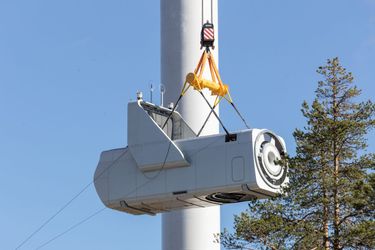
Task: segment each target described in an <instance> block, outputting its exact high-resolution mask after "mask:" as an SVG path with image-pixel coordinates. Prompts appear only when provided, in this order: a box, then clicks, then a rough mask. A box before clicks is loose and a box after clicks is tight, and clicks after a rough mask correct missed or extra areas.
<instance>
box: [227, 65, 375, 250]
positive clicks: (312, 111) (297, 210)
mask: <svg viewBox="0 0 375 250" xmlns="http://www.w3.org/2000/svg"><path fill="white" fill-rule="evenodd" d="M317 73H319V74H320V75H321V77H322V81H320V82H319V83H318V88H317V90H316V96H315V100H314V101H313V103H312V104H311V105H308V104H307V102H304V103H303V105H302V109H301V110H302V114H303V116H304V117H305V118H306V120H307V125H306V126H305V127H304V128H303V129H296V130H295V132H294V134H293V136H294V138H295V140H296V144H297V147H296V155H295V156H294V157H287V158H286V159H285V163H284V164H288V167H289V178H290V182H289V186H288V187H285V189H284V192H283V194H280V195H279V196H277V197H275V198H273V199H270V200H265V201H264V200H256V201H253V202H250V203H249V208H248V209H247V210H246V211H245V212H243V213H241V214H240V215H236V216H235V220H234V229H235V232H234V233H229V232H228V231H226V230H225V231H224V232H223V233H222V234H221V242H222V244H223V245H224V246H225V247H227V248H238V249H253V248H255V249H335V250H339V249H374V248H375V221H374V218H375V173H374V170H375V154H374V153H368V152H366V148H367V143H366V134H367V133H368V132H369V130H371V129H372V128H374V127H375V120H374V116H375V105H374V104H373V103H372V102H371V101H370V100H369V101H366V102H359V101H358V99H359V96H360V93H361V91H360V90H359V89H358V88H357V87H356V86H354V85H353V76H352V74H351V73H350V72H347V71H346V69H345V68H344V67H342V66H341V65H340V62H339V59H338V58H333V59H330V60H328V61H327V64H326V65H325V66H322V67H319V68H318V70H317ZM251 247H253V248H251Z"/></svg>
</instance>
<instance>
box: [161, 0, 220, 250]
mask: <svg viewBox="0 0 375 250" xmlns="http://www.w3.org/2000/svg"><path fill="white" fill-rule="evenodd" d="M160 1H161V3H160V14H161V15H160V17H161V83H162V84H164V85H165V95H164V103H165V105H168V104H169V103H170V102H176V100H177V98H178V96H179V95H180V92H181V89H182V86H183V83H184V81H185V77H186V74H187V73H189V72H192V71H194V69H195V67H196V65H197V64H198V61H199V58H200V56H201V53H202V52H203V51H202V50H200V31H201V27H202V5H203V7H204V8H203V10H204V11H203V21H204V22H206V20H209V21H211V12H212V13H213V16H212V20H213V22H214V27H215V37H216V41H215V46H216V47H215V50H213V51H212V53H213V54H214V56H215V59H216V62H218V42H217V37H218V22H217V21H218V15H217V0H203V1H202V0H160ZM211 3H212V6H211ZM207 69H208V67H207ZM205 77H207V78H209V73H208V72H207V74H206V75H205ZM204 93H205V96H206V97H207V99H208V100H210V102H211V105H213V101H214V97H212V96H210V94H209V92H208V91H204ZM177 110H178V111H179V112H180V113H181V115H182V117H183V118H184V119H185V120H186V122H187V123H188V124H189V125H190V127H191V128H192V129H193V130H194V131H195V132H198V131H199V129H200V128H201V126H202V125H203V123H204V121H205V119H206V117H207V115H208V114H209V112H210V108H209V107H208V105H207V104H206V102H205V101H204V99H203V98H202V97H201V96H200V94H199V93H198V92H197V91H194V90H192V89H191V90H189V91H188V92H187V93H186V95H185V96H184V97H183V99H182V100H181V102H180V103H179V106H178V109H177ZM216 111H217V112H218V110H216ZM218 132H219V122H218V121H217V119H216V118H215V116H214V115H212V116H211V118H210V120H209V121H208V123H207V125H206V127H205V129H204V130H203V131H202V135H208V134H216V133H218ZM219 232H220V207H218V206H213V207H209V208H195V209H185V210H180V211H175V212H169V213H164V214H163V215H162V249H163V250H202V249H205V250H219V249H220V245H219V244H217V243H214V234H216V233H219Z"/></svg>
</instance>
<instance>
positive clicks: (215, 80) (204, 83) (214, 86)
mask: <svg viewBox="0 0 375 250" xmlns="http://www.w3.org/2000/svg"><path fill="white" fill-rule="evenodd" d="M207 61H208V65H209V69H210V73H211V80H208V79H204V78H203V77H202V76H203V72H204V68H205V66H206V63H207ZM186 82H187V83H189V84H190V86H192V87H193V88H194V89H195V90H199V91H200V90H202V89H204V88H206V89H209V90H210V91H211V94H212V95H215V96H217V97H219V96H220V97H221V98H220V99H219V100H221V99H222V98H225V99H227V100H228V101H229V102H231V101H232V99H231V98H230V94H229V88H228V85H226V84H223V82H222V81H221V78H220V74H219V71H218V69H217V66H216V63H215V59H214V57H213V55H212V54H211V51H210V50H204V51H203V53H202V56H201V58H200V60H199V63H198V65H197V67H196V69H195V70H194V72H191V73H189V74H187V76H186ZM215 104H216V102H215ZM215 106H216V105H215Z"/></svg>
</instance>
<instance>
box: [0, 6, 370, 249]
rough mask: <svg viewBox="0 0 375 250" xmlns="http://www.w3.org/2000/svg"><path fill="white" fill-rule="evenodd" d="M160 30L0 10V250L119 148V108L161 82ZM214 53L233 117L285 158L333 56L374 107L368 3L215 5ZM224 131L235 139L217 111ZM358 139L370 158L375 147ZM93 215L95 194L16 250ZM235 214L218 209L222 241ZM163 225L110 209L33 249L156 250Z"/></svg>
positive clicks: (96, 16) (102, 11) (67, 10)
mask: <svg viewBox="0 0 375 250" xmlns="http://www.w3.org/2000/svg"><path fill="white" fill-rule="evenodd" d="M159 30H160V26H159V1H151V0H148V1H147V0H137V1H127V0H122V1H120V0H110V1H97V0H95V1H94V0H91V1H89V0H74V1H73V0H64V1H48V0H34V1H25V0H17V1H7V0H0V119H1V120H0V121H1V122H0V168H1V174H0V179H1V181H0V190H1V194H2V195H1V196H2V197H1V198H2V201H1V203H0V204H1V207H0V209H1V210H0V211H1V213H0V222H1V223H0V235H1V236H2V237H1V238H2V240H1V242H0V248H1V249H14V248H15V247H16V246H17V245H18V244H19V243H20V242H21V241H22V240H24V239H25V238H26V237H27V236H28V235H29V234H30V233H31V232H32V231H34V230H35V229H36V228H37V227H38V226H39V225H40V224H41V223H42V222H43V221H45V220H46V219H47V218H49V217H50V216H51V215H52V214H54V213H55V212H56V211H57V210H58V209H59V208H60V207H61V206H62V205H63V204H64V203H65V202H67V201H68V200H69V199H70V198H71V197H72V196H73V195H74V194H76V193H77V192H78V191H79V190H81V189H82V188H83V187H84V186H85V185H86V184H87V183H89V182H90V181H91V180H92V177H93V173H94V170H95V168H96V164H97V161H98V158H99V154H100V152H101V151H102V150H105V149H110V148H116V147H123V146H125V144H126V115H127V114H126V105H127V102H128V101H129V100H130V99H134V97H135V93H136V91H137V90H138V89H139V90H143V91H144V92H145V96H146V98H147V96H148V95H147V93H148V85H149V83H150V82H151V81H152V82H153V83H154V84H155V85H157V84H159V81H160V72H159V71H160V62H159V59H160V51H159V48H160V41H159ZM219 41H220V45H219V46H220V53H219V57H220V71H221V75H222V78H223V80H224V82H225V83H228V84H229V85H230V88H231V94H232V97H233V99H234V101H235V102H236V103H237V106H238V107H239V109H240V110H241V112H242V113H243V115H244V116H245V117H246V119H247V121H248V122H249V123H250V125H251V126H253V127H258V128H268V129H271V130H274V131H275V132H276V133H278V134H280V135H282V136H283V137H284V138H285V139H286V143H287V146H288V149H289V151H290V152H293V151H294V146H295V144H294V141H293V138H292V132H293V130H294V129H295V128H296V127H299V128H301V127H302V126H303V125H304V122H305V121H304V119H303V117H302V116H301V113H300V105H301V103H302V101H303V100H307V101H311V100H312V99H313V96H314V90H315V88H316V86H317V81H318V80H320V78H319V76H318V75H317V73H315V70H316V69H317V67H318V66H320V65H323V64H324V63H325V62H326V59H328V58H332V57H335V56H339V57H340V59H341V62H342V64H343V65H344V66H345V67H346V68H347V69H348V70H349V71H351V72H353V74H354V77H355V82H356V84H357V86H358V87H359V88H360V89H362V90H363V95H362V98H363V99H369V98H372V100H374V96H375V83H374V80H375V1H374V0H368V1H366V0H351V1H350V0H348V1H342V0H332V1H326V0H315V1H297V0H295V1H288V0H287V1H279V0H269V1H264V0H253V1H248V0H242V1H240V0H234V1H229V0H219ZM198 43H199V38H198V37H197V45H198ZM221 117H222V119H223V121H224V122H225V123H226V124H227V127H228V128H229V129H231V130H235V129H241V128H243V125H242V123H241V121H240V120H239V119H238V117H237V116H236V115H235V114H234V112H233V111H232V110H231V109H230V108H229V107H228V106H226V105H222V107H221ZM368 139H369V145H370V146H369V149H368V151H370V152H374V151H375V133H374V132H372V133H371V134H369V136H368ZM101 207H102V204H101V203H100V201H99V198H98V197H97V196H96V193H95V190H94V187H93V186H92V187H90V188H89V189H88V190H87V191H86V192H85V193H84V194H83V195H82V196H80V197H79V199H77V200H76V201H74V203H72V204H71V206H69V207H68V208H67V209H66V210H64V211H63V213H61V214H59V216H57V217H56V218H55V219H54V220H52V221H51V223H50V224H48V225H47V226H46V227H45V228H44V229H43V230H41V231H40V232H39V233H38V234H36V235H35V237H33V238H32V239H31V240H30V241H29V242H28V243H27V244H25V245H24V247H23V248H22V249H35V248H36V247H37V246H39V245H40V244H42V243H44V242H45V241H47V240H49V239H51V238H52V237H53V236H55V235H56V234H58V233H60V232H62V231H64V230H66V229H67V228H69V227H70V226H71V225H73V224H74V223H76V222H78V221H79V220H81V219H82V218H84V217H85V216H87V215H89V214H91V213H93V212H95V211H96V210H98V209H100V208H101ZM246 207H247V205H246V203H244V204H236V205H228V206H224V207H222V209H221V214H222V215H221V219H222V227H228V228H231V226H232V220H233V214H235V213H239V212H240V211H243V210H244V209H245V208H246ZM160 218H161V217H160V216H155V217H150V216H132V215H128V214H124V213H120V212H116V211H112V210H109V209H107V210H105V211H104V212H102V213H101V214H99V215H97V216H96V217H94V218H93V219H92V220H90V221H88V222H86V223H85V224H83V225H81V226H79V227H77V228H76V229H74V230H72V231H71V232H70V233H68V234H66V235H64V236H63V237H61V238H59V239H57V240H56V241H53V242H52V243H50V244H49V245H47V246H46V247H45V248H43V249H160V245H161V223H160V221H161V220H160Z"/></svg>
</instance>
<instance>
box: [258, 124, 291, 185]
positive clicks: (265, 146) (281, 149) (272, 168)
mask: <svg viewBox="0 0 375 250" xmlns="http://www.w3.org/2000/svg"><path fill="white" fill-rule="evenodd" d="M285 152H286V148H285V145H284V141H283V140H282V138H280V137H278V136H276V135H275V134H274V133H272V132H271V131H268V130H263V131H261V132H260V133H259V134H258V136H257V137H256V139H255V145H254V157H255V159H256V165H257V168H258V171H259V174H260V176H261V178H262V179H263V181H264V182H265V183H266V184H267V185H268V186H269V187H270V188H272V189H280V187H281V186H282V184H284V183H285V182H286V181H287V176H286V174H287V166H283V165H281V164H280V162H278V161H280V160H281V155H283V154H284V153H285Z"/></svg>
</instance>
